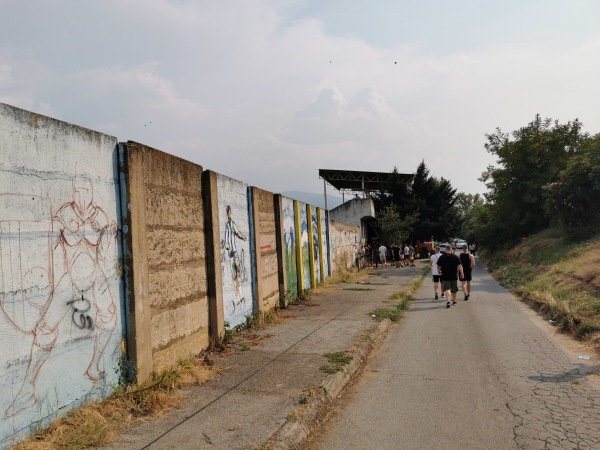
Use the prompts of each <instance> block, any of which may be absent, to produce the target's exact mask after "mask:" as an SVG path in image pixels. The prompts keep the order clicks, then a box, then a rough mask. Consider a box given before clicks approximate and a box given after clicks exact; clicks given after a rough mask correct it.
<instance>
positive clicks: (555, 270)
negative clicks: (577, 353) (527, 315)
mask: <svg viewBox="0 0 600 450" xmlns="http://www.w3.org/2000/svg"><path fill="white" fill-rule="evenodd" d="M489 262H490V264H488V267H489V268H491V271H492V274H493V275H494V276H495V277H496V278H498V280H499V281H500V282H501V283H502V284H503V285H504V286H506V287H508V288H509V289H511V290H512V291H513V292H515V293H516V294H518V295H519V296H520V297H521V298H522V299H523V300H524V301H526V302H527V303H529V304H530V305H531V306H532V307H533V308H535V309H536V310H538V311H539V312H540V313H541V314H542V315H543V316H544V317H545V318H546V319H549V320H552V321H553V323H555V324H556V325H557V326H559V327H560V329H561V330H562V331H564V332H566V333H568V334H570V335H572V336H573V337H575V338H578V339H584V340H586V341H588V342H589V343H592V344H593V345H594V346H595V347H596V350H600V337H599V336H600V270H598V268H599V267H600V239H599V238H594V239H590V240H588V241H584V242H577V243H574V242H569V241H568V240H567V239H565V238H563V237H562V236H561V235H560V234H559V233H558V231H557V230H547V231H545V232H543V233H540V234H539V235H536V236H532V237H530V238H528V239H526V240H524V241H523V242H522V243H521V244H519V245H518V246H517V247H515V248H514V249H512V250H509V251H506V252H498V253H496V254H494V255H492V258H491V259H490V261H489Z"/></svg>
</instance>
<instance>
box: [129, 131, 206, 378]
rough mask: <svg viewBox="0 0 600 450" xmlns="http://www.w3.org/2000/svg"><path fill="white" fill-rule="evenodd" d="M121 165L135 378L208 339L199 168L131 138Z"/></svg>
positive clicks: (200, 346) (200, 347) (195, 350)
mask: <svg viewBox="0 0 600 450" xmlns="http://www.w3.org/2000/svg"><path fill="white" fill-rule="evenodd" d="M122 158H123V163H124V165H125V166H126V168H127V172H126V173H127V177H128V178H127V182H126V191H127V194H126V196H127V205H128V206H129V208H128V210H129V211H128V215H127V217H126V223H127V225H128V228H127V229H128V231H127V237H128V242H130V246H131V247H132V248H131V251H129V252H128V253H127V255H128V258H127V259H126V266H127V270H128V274H129V275H128V278H127V279H128V286H131V288H130V289H128V292H129V295H130V300H131V301H134V304H132V305H131V306H130V312H131V313H130V315H131V318H130V323H131V330H132V339H131V342H130V343H129V344H130V350H131V351H130V355H131V357H132V359H133V363H134V365H135V367H136V371H137V374H138V381H144V380H146V379H147V378H148V377H149V376H150V373H151V372H152V371H160V370H161V369H164V368H165V367H167V366H169V365H171V364H174V363H175V362H176V361H177V360H179V359H181V358H183V357H186V356H189V355H190V354H193V353H198V352H199V351H201V350H203V349H204V348H206V347H207V346H208V344H209V318H208V299H207V295H206V270H205V259H204V254H205V252H204V219H203V215H202V214H203V211H202V188H201V173H202V167H200V166H198V165H196V164H193V163H190V162H188V161H185V160H183V159H180V158H177V157H175V156H172V155H169V154H166V153H163V152H161V151H159V150H155V149H152V148H149V147H146V146H144V145H142V144H138V143H135V142H128V143H127V144H122Z"/></svg>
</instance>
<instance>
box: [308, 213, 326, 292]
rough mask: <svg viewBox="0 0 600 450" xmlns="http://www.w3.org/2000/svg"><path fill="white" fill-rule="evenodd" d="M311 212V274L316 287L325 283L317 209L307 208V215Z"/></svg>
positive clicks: (309, 238) (309, 237)
mask: <svg viewBox="0 0 600 450" xmlns="http://www.w3.org/2000/svg"><path fill="white" fill-rule="evenodd" d="M308 212H310V215H309V220H310V233H309V236H308V240H309V245H310V272H311V280H312V285H313V286H316V285H317V283H320V282H321V281H323V280H322V279H321V250H320V248H319V247H320V243H319V240H320V238H321V237H320V235H319V222H318V220H317V214H318V213H317V208H316V207H315V206H312V205H308V207H307V215H308Z"/></svg>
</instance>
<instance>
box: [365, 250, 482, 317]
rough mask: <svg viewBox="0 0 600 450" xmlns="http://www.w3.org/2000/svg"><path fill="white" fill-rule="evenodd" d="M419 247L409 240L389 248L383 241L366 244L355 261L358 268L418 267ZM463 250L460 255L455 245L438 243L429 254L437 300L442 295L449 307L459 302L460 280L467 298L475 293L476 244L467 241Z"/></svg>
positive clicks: (466, 299)
mask: <svg viewBox="0 0 600 450" xmlns="http://www.w3.org/2000/svg"><path fill="white" fill-rule="evenodd" d="M420 250H421V249H418V248H415V247H413V246H412V245H410V244H408V243H406V244H403V245H398V244H395V243H394V244H391V245H390V247H389V248H387V247H386V246H385V245H384V244H383V243H380V244H379V245H378V246H371V245H370V244H362V245H361V247H360V250H355V260H356V266H357V267H358V269H359V270H360V269H365V268H378V267H379V266H380V265H381V266H383V267H388V265H389V266H390V267H395V268H403V267H415V259H418V258H419V257H420V256H421V254H420ZM460 250H461V252H460V253H459V254H458V255H456V254H455V249H453V248H452V245H451V244H445V245H443V246H442V247H440V246H439V245H436V246H435V247H434V249H433V251H432V253H431V255H430V257H429V265H430V267H431V272H432V276H433V289H434V299H435V300H438V299H439V298H440V296H441V298H442V299H445V300H447V301H446V308H450V306H452V305H456V296H457V292H458V282H459V281H460V283H461V288H462V291H463V294H464V300H465V301H468V300H469V297H470V296H471V281H472V278H473V275H472V274H473V269H474V268H475V253H476V251H477V247H476V246H475V245H474V244H470V245H467V244H463V245H462V248H461V249H460Z"/></svg>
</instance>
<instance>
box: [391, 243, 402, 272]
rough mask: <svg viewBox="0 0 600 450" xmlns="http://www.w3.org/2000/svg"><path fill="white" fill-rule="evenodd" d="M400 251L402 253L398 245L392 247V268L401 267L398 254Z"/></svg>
mask: <svg viewBox="0 0 600 450" xmlns="http://www.w3.org/2000/svg"><path fill="white" fill-rule="evenodd" d="M401 251H402V249H401V248H400V246H399V245H398V244H394V245H392V253H393V254H394V266H395V267H396V268H400V267H401V266H402V263H401V261H400V252H401Z"/></svg>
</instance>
